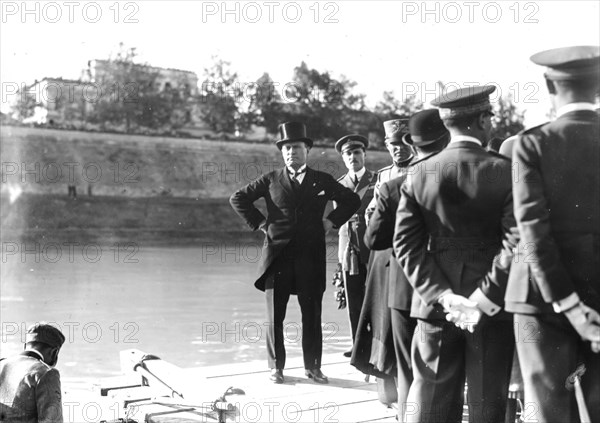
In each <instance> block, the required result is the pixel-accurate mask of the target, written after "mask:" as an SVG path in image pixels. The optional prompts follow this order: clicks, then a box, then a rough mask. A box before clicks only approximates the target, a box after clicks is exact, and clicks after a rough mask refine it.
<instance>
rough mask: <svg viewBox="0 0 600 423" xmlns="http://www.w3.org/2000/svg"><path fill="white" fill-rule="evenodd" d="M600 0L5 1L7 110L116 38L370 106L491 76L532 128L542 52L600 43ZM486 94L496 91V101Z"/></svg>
mask: <svg viewBox="0 0 600 423" xmlns="http://www.w3.org/2000/svg"><path fill="white" fill-rule="evenodd" d="M599 5H600V2H599V1H535V2H534V1H514V0H512V1H496V2H494V1H441V2H438V1H426V2H423V1H335V2H334V1H319V2H317V1H314V0H312V1H297V2H293V1H256V2H246V1H243V2H238V1H227V2H223V1H204V2H201V1H119V2H117V1H114V0H109V1H97V2H93V1H71V2H69V1H56V2H38V1H27V2H21V1H0V11H1V17H0V19H1V24H0V55H1V60H0V80H1V82H2V85H1V96H2V103H1V105H0V106H1V108H2V111H7V107H8V105H9V104H10V102H11V101H12V100H13V99H14V96H15V94H14V88H15V87H17V86H20V85H21V84H30V83H32V82H33V81H34V80H36V79H38V80H41V79H42V78H44V77H63V78H78V77H79V76H80V73H81V71H82V69H84V68H85V67H86V66H87V62H88V60H90V59H104V58H108V56H109V55H110V54H111V52H115V51H116V50H117V49H118V45H119V43H120V42H123V43H124V44H125V45H126V46H128V47H136V49H137V52H138V53H139V60H140V61H142V62H147V63H149V64H151V65H154V66H161V67H170V68H178V69H185V70H191V71H194V72H196V73H197V74H198V76H199V77H200V78H201V77H202V74H203V73H204V69H205V68H206V67H208V66H210V65H211V63H212V57H213V56H218V57H219V58H221V59H223V60H226V61H229V62H231V67H232V69H233V70H234V71H236V72H237V73H238V74H239V76H240V80H241V82H244V83H251V82H253V81H255V80H256V79H257V78H259V77H260V76H261V75H262V74H263V73H264V72H269V74H270V75H271V77H272V78H273V80H274V81H275V82H276V83H278V84H279V87H283V86H284V85H285V84H286V83H288V82H290V81H291V79H292V75H293V69H294V67H296V66H298V65H299V64H300V62H301V61H305V62H306V63H307V65H308V66H309V67H310V68H314V69H317V70H319V71H321V72H323V71H329V72H331V73H332V75H333V76H334V77H340V76H341V75H344V76H346V77H347V78H349V79H351V80H354V81H356V82H357V86H356V87H355V90H356V91H357V92H360V93H365V94H366V95H367V105H369V106H371V107H372V106H374V105H375V103H376V102H377V101H378V100H379V99H381V98H382V94H383V92H384V91H394V93H395V94H396V96H397V97H400V98H403V97H405V96H406V95H415V96H416V97H417V98H418V99H419V100H422V101H424V102H425V103H426V104H427V103H428V102H430V101H431V100H433V98H435V97H436V96H437V95H438V94H440V88H439V86H438V84H437V82H438V81H442V82H443V83H445V84H446V87H447V89H453V88H460V87H463V86H468V85H476V84H477V85H481V84H495V85H497V87H498V90H497V93H496V94H494V95H495V96H496V95H502V96H505V95H508V94H509V93H510V94H512V95H513V98H514V101H515V103H516V105H517V107H518V108H519V109H520V110H522V111H525V119H526V120H525V123H526V125H527V126H532V125H536V124H539V123H542V122H543V121H544V120H546V113H547V112H548V110H549V108H550V99H549V96H548V94H547V92H546V88H545V83H544V80H543V72H544V69H543V68H541V67H539V66H536V65H534V64H533V63H531V62H530V60H529V57H530V56H531V55H532V54H534V53H536V52H538V51H541V50H546V49H550V48H555V47H564V46H569V45H598V44H600V19H599V17H600V7H599ZM492 100H493V98H492Z"/></svg>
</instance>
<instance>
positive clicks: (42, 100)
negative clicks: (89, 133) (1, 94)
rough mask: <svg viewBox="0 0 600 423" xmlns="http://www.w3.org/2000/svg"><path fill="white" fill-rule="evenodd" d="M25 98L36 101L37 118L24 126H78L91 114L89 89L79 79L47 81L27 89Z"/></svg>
mask: <svg viewBox="0 0 600 423" xmlns="http://www.w3.org/2000/svg"><path fill="white" fill-rule="evenodd" d="M21 95H22V96H27V97H28V98H29V99H31V100H32V101H31V103H30V104H31V107H32V111H33V115H31V116H29V117H27V118H25V119H24V120H23V123H37V124H49V125H53V124H65V123H76V122H80V121H83V120H84V119H85V113H86V111H87V110H89V107H88V104H87V102H86V95H88V94H87V93H86V92H85V85H84V83H83V82H82V81H81V80H77V79H63V78H50V77H46V78H43V79H42V80H41V81H38V80H36V81H35V82H34V83H33V84H31V85H29V86H27V87H26V88H25V89H24V90H23V91H22V92H21ZM24 103H26V102H24Z"/></svg>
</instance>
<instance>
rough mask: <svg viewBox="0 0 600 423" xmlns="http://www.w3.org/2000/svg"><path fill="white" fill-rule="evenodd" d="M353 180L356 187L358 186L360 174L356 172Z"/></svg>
mask: <svg viewBox="0 0 600 423" xmlns="http://www.w3.org/2000/svg"><path fill="white" fill-rule="evenodd" d="M352 182H354V187H355V188H356V187H357V186H358V175H357V174H356V173H355V174H354V181H352Z"/></svg>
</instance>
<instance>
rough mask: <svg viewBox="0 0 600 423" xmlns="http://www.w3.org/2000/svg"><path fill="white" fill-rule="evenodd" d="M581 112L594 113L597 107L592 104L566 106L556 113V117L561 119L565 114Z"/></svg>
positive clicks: (570, 104)
mask: <svg viewBox="0 0 600 423" xmlns="http://www.w3.org/2000/svg"><path fill="white" fill-rule="evenodd" d="M579 110H591V111H592V112H593V111H595V110H596V106H594V105H593V104H592V103H586V102H580V103H569V104H565V105H564V106H562V107H559V108H558V110H557V111H556V117H561V116H562V115H564V114H565V113H570V112H576V111H579Z"/></svg>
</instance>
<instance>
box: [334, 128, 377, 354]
mask: <svg viewBox="0 0 600 423" xmlns="http://www.w3.org/2000/svg"><path fill="white" fill-rule="evenodd" d="M368 146H369V140H368V139H367V138H365V137H363V136H362V135H358V134H353V135H346V136H344V137H342V138H340V139H339V140H338V141H337V142H336V143H335V149H336V151H337V152H338V153H340V154H341V155H342V159H343V160H344V164H345V165H346V168H347V169H348V173H346V174H345V175H344V176H342V177H341V178H340V179H338V182H339V183H340V184H342V185H343V186H345V187H346V188H349V189H351V190H352V191H354V192H355V193H356V194H358V196H359V197H360V199H361V207H360V208H359V209H358V211H357V212H356V213H355V214H354V216H352V218H351V219H350V220H349V221H348V222H346V223H345V224H344V225H343V226H342V227H341V228H340V230H339V244H338V256H339V263H341V265H342V266H341V267H342V275H343V280H344V289H345V292H346V303H347V306H346V308H347V309H348V318H349V319H350V332H351V334H352V344H353V345H354V338H355V337H356V328H357V326H358V318H359V317H360V310H361V308H362V304H363V299H364V298H365V279H366V277H367V263H368V261H369V253H370V251H369V249H368V248H367V247H366V246H365V243H364V241H363V237H364V235H365V229H366V223H365V210H366V208H367V206H368V205H369V203H370V202H371V200H372V199H373V189H374V188H375V182H376V181H377V174H376V173H375V172H371V171H370V170H368V169H367V168H366V167H365V157H366V154H367V153H366V150H367V147H368ZM351 355H352V350H350V351H346V352H345V353H344V356H345V357H350V356H351Z"/></svg>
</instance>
